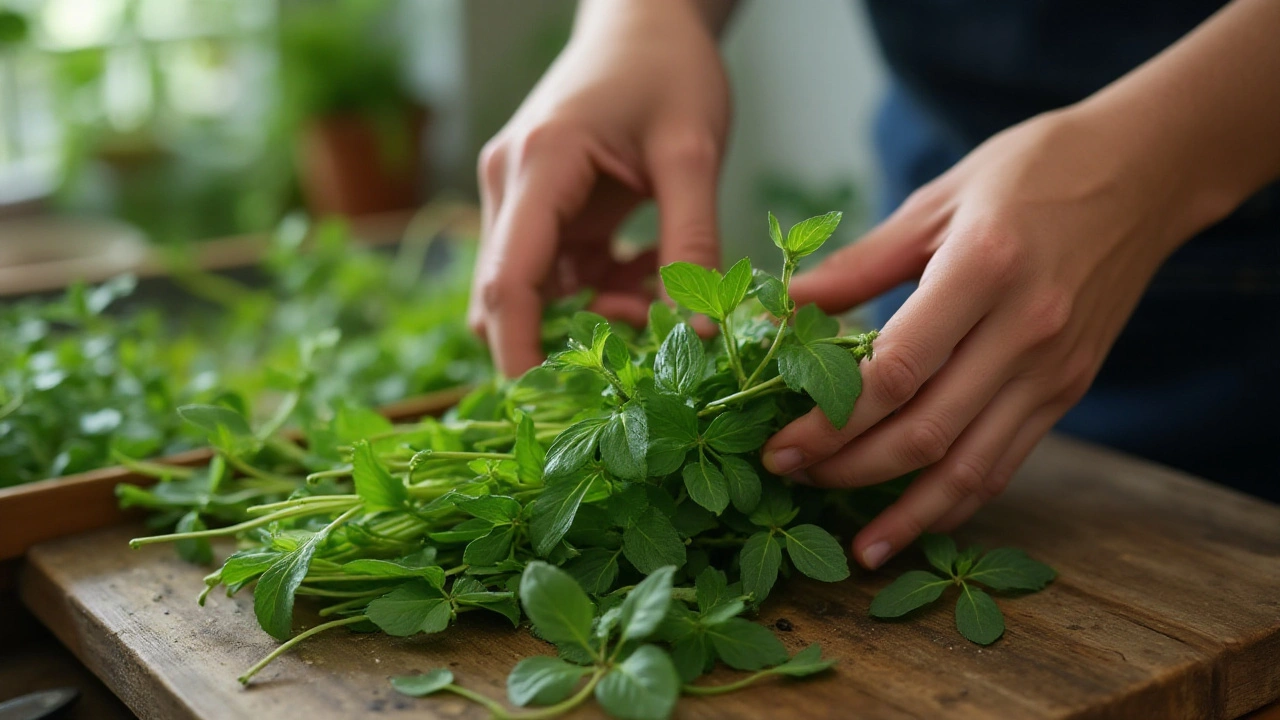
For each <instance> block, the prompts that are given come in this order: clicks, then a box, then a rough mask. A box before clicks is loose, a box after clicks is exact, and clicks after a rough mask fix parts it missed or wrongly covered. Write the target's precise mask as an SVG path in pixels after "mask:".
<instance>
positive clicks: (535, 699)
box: [507, 655, 590, 707]
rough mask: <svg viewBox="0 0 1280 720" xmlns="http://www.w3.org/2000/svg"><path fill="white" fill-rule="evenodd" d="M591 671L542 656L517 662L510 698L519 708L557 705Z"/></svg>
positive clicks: (511, 676)
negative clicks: (531, 705)
mask: <svg viewBox="0 0 1280 720" xmlns="http://www.w3.org/2000/svg"><path fill="white" fill-rule="evenodd" d="M588 672H590V668H585V667H582V666H581V665H573V664H571V663H567V662H565V661H564V660H561V659H560V658H553V657H546V656H543V655H538V656H534V657H528V658H525V659H523V660H521V661H520V662H518V663H516V666H515V667H514V668H512V669H511V674H509V675H507V697H508V698H509V699H510V700H511V704H512V705H515V706H516V707H524V706H525V705H530V704H533V705H553V704H555V703H558V702H560V701H561V700H564V699H565V698H567V697H569V695H570V694H571V693H572V692H573V688H574V686H575V685H577V684H578V681H579V680H581V679H582V676H583V675H585V674H587V673H588Z"/></svg>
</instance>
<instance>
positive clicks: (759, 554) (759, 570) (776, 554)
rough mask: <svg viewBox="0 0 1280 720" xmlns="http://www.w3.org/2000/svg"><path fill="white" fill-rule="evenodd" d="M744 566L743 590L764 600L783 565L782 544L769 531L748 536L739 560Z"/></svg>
mask: <svg viewBox="0 0 1280 720" xmlns="http://www.w3.org/2000/svg"><path fill="white" fill-rule="evenodd" d="M739 565H741V567H742V591H743V592H744V593H746V594H748V595H750V596H751V598H752V599H753V600H754V601H755V602H757V603H761V602H764V599H765V598H767V597H769V591H770V590H771V589H772V588H773V584H774V582H776V581H777V579H778V569H779V568H780V567H782V546H781V545H779V544H778V540H777V538H775V537H773V535H771V534H770V533H769V532H767V531H762V532H758V533H756V534H755V535H752V536H751V537H749V538H747V542H746V544H745V545H743V546H742V556H741V558H740V560H739Z"/></svg>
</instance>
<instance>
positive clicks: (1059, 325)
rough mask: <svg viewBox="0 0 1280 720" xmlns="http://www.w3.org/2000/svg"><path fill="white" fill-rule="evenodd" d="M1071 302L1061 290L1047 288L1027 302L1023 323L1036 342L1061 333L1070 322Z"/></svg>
mask: <svg viewBox="0 0 1280 720" xmlns="http://www.w3.org/2000/svg"><path fill="white" fill-rule="evenodd" d="M1072 305H1073V302H1072V298H1071V296H1070V294H1068V293H1066V292H1064V291H1062V290H1057V289H1054V290H1047V291H1044V292H1041V293H1040V294H1039V295H1038V297H1036V298H1035V299H1034V300H1032V301H1031V302H1030V303H1028V304H1027V306H1026V309H1025V310H1024V311H1023V312H1024V317H1025V320H1024V324H1025V327H1026V328H1027V330H1028V332H1030V333H1031V337H1032V339H1033V340H1034V341H1035V342H1036V343H1037V344H1039V343H1043V342H1047V341H1049V340H1052V339H1054V338H1056V337H1058V336H1059V335H1061V334H1062V332H1063V331H1064V330H1066V329H1067V324H1068V323H1070V322H1071V312H1072V310H1073V308H1072Z"/></svg>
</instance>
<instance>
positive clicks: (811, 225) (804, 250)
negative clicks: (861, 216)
mask: <svg viewBox="0 0 1280 720" xmlns="http://www.w3.org/2000/svg"><path fill="white" fill-rule="evenodd" d="M843 215H844V213H840V212H829V213H827V214H826V215H819V216H817V217H811V218H809V219H808V220H801V221H800V222H798V223H796V224H795V225H792V226H791V230H790V231H789V232H787V239H786V240H785V241H784V249H785V250H786V251H787V254H788V255H789V256H790V257H792V258H802V257H804V256H806V255H810V254H812V253H813V252H814V251H815V250H817V249H818V248H820V247H822V244H823V243H825V242H826V241H827V239H828V238H830V237H831V234H832V233H834V232H835V231H836V226H837V225H839V224H840V218H841V217H843Z"/></svg>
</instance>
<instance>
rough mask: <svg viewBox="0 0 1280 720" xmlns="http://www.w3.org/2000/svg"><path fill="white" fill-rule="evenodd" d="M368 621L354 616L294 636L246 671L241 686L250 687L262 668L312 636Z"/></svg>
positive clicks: (241, 677) (322, 624)
mask: <svg viewBox="0 0 1280 720" xmlns="http://www.w3.org/2000/svg"><path fill="white" fill-rule="evenodd" d="M368 619H369V618H368V616H366V615H353V616H352V617H349V618H342V619H341V620H330V621H329V622H326V623H320V624H319V625H317V626H315V627H313V628H311V629H310V630H304V631H302V632H300V633H298V634H297V635H294V636H293V637H291V638H289V639H288V640H285V641H284V642H283V643H281V644H280V647H278V648H276V649H275V650H272V651H271V652H269V653H267V656H266V657H264V658H262V659H261V660H259V661H258V662H256V663H254V665H253V667H251V668H249V669H248V670H246V671H245V673H244V674H243V675H241V676H240V677H239V678H237V679H238V680H239V681H240V684H241V685H248V684H249V681H250V680H251V679H253V676H254V675H257V674H258V672H259V671H261V670H262V668H264V667H266V666H267V665H270V664H271V661H272V660H275V659H276V658H278V657H280V656H281V655H283V654H285V653H287V652H289V650H291V649H292V648H293V646H294V645H297V644H298V643H300V642H302V641H303V640H306V639H307V638H309V637H311V636H312V635H318V634H320V633H322V632H324V631H325V630H330V629H332V628H336V627H342V626H343V625H355V624H356V623H359V622H364V621H365V620H368Z"/></svg>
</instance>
